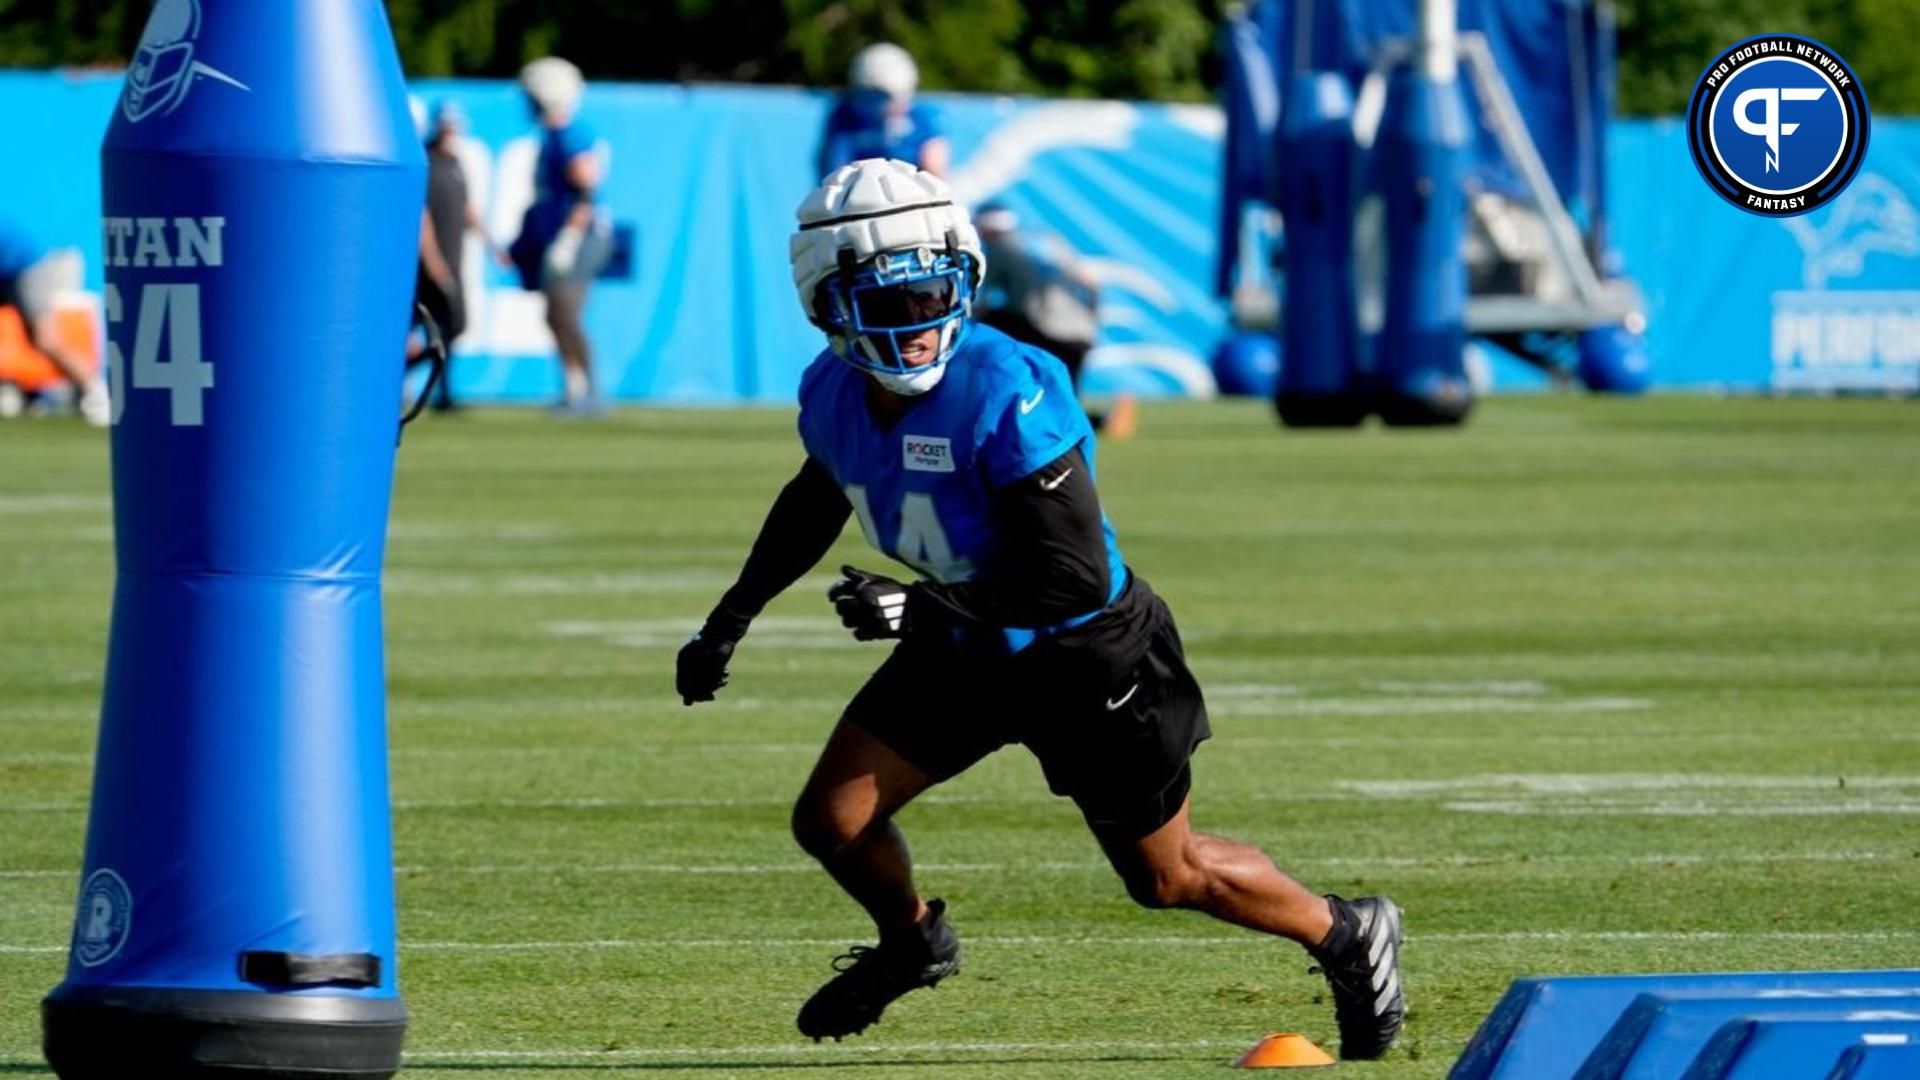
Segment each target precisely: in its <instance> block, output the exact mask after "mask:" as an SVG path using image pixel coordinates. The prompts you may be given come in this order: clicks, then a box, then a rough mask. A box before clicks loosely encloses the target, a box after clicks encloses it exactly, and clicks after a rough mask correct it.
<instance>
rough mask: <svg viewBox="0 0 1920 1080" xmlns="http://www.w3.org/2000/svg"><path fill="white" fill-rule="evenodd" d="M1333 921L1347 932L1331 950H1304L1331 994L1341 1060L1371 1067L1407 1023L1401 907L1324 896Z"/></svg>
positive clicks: (1370, 898)
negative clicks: (1331, 908)
mask: <svg viewBox="0 0 1920 1080" xmlns="http://www.w3.org/2000/svg"><path fill="white" fill-rule="evenodd" d="M1327 901H1328V902H1329V903H1331V904H1332V905H1333V906H1334V909H1335V913H1336V918H1337V919H1339V920H1341V921H1342V922H1343V923H1344V926H1345V927H1346V928H1348V929H1349V930H1350V933H1348V934H1346V935H1340V929H1341V927H1339V926H1336V927H1335V935H1334V936H1345V938H1346V943H1345V945H1344V946H1341V947H1339V948H1337V949H1335V950H1330V951H1325V952H1323V951H1321V950H1319V949H1310V950H1308V951H1309V952H1311V953H1312V954H1313V958H1314V960H1315V961H1316V962H1317V963H1318V965H1319V966H1318V967H1317V968H1316V969H1315V970H1317V971H1319V972H1321V973H1322V974H1324V975H1325V976H1326V977H1327V985H1328V986H1329V987H1331V988H1332V989H1333V1012H1334V1016H1335V1018H1336V1019H1338V1020H1339V1022H1340V1057H1341V1058H1342V1059H1344V1060H1347V1061H1371V1060H1373V1059H1374V1058H1377V1057H1380V1056H1381V1055H1383V1054H1385V1053H1386V1052H1387V1047H1389V1046H1392V1045H1393V1039H1394V1036H1396V1035H1398V1034H1400V1025H1401V1024H1402V1023H1403V1022H1404V1021H1405V1020H1406V1018H1407V995H1406V991H1405V990H1403V989H1402V988H1401V985H1400V943H1401V942H1402V941H1403V940H1404V938H1403V936H1402V935H1401V933H1400V907H1399V905H1397V904H1395V903H1394V902H1393V901H1391V900H1389V899H1387V898H1386V897H1384V896H1363V897H1361V898H1360V899H1358V900H1342V899H1340V898H1339V897H1337V896H1328V897H1327Z"/></svg>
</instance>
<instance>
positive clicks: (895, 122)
mask: <svg viewBox="0 0 1920 1080" xmlns="http://www.w3.org/2000/svg"><path fill="white" fill-rule="evenodd" d="M946 135H947V121H946V117H944V116H942V115H941V113H940V110H938V109H936V108H934V107H933V106H931V105H912V106H909V107H908V109H907V111H906V112H905V113H903V114H901V115H899V116H894V115H891V114H889V113H887V112H886V111H885V110H884V107H872V106H868V105H866V104H863V103H862V102H860V101H858V100H856V98H855V96H854V95H852V94H849V95H847V96H845V97H842V98H841V99H840V101H839V102H838V103H837V104H835V105H834V107H833V111H832V112H830V113H828V114H827V128H826V131H825V132H824V133H823V134H822V135H821V136H820V161H819V168H820V175H821V176H825V175H827V174H828V173H830V172H832V171H833V170H835V169H837V168H839V167H840V166H842V165H846V164H849V163H851V162H855V161H861V160H864V159H866V158H894V159H896V160H899V161H905V162H908V163H909V164H913V165H918V164H920V151H921V149H922V148H923V147H925V146H926V145H927V143H929V142H932V141H933V140H934V139H943V138H946Z"/></svg>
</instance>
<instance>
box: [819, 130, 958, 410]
mask: <svg viewBox="0 0 1920 1080" xmlns="http://www.w3.org/2000/svg"><path fill="white" fill-rule="evenodd" d="M797 216H798V218H799V219H800V228H799V229H798V231H796V232H795V233H794V234H793V239H792V241H791V242H790V243H789V244H788V248H787V254H788V258H789V260H790V261H791V263H792V264H793V287H794V291H795V292H797V293H798V294H799V296H800V306H801V308H803V309H804V310H805V311H806V313H807V318H808V319H810V320H811V321H812V322H813V324H814V325H815V326H818V327H819V328H820V329H822V330H824V331H826V334H827V340H828V341H829V342H830V343H831V344H832V346H833V350H834V352H835V353H837V354H838V355H839V356H840V358H841V359H843V360H845V361H847V362H848V363H850V364H852V365H854V366H855V367H857V368H860V369H861V370H863V371H866V372H868V373H869V374H871V375H873V377H874V378H875V379H876V380H878V381H879V383H880V385H882V386H884V387H886V388H887V389H889V390H892V391H894V392H895V393H899V394H909V395H911V394H922V393H925V392H926V391H928V390H931V389H933V387H934V385H935V384H937V383H938V382H939V381H940V378H941V376H942V375H944V374H945V373H946V363H947V359H948V358H949V357H951V356H952V355H953V351H954V349H955V348H956V347H958V346H959V344H960V339H961V336H962V335H963V334H964V333H965V331H966V326H967V320H968V318H969V316H971V315H972V313H973V297H974V293H975V291H976V290H978V289H979V287H980V284H981V282H982V281H984V280H985V279H986V271H987V261H986V254H985V253H984V252H983V251H982V250H981V247H980V234H979V233H977V232H975V231H974V228H973V223H972V222H971V221H969V220H968V218H967V211H966V208H965V207H963V206H961V205H960V204H958V203H956V202H954V201H953V192H952V190H951V189H950V188H948V187H947V182H946V181H945V180H942V179H940V178H939V177H937V176H935V175H933V174H932V173H929V172H923V171H921V170H920V169H916V168H914V167H913V166H912V165H909V164H907V163H906V162H904V161H893V160H889V159H885V158H868V159H865V160H862V161H856V162H854V163H853V164H851V165H843V166H841V167H840V168H838V169H835V170H834V171H833V174H832V175H830V176H828V177H827V178H826V179H825V180H822V181H821V182H820V186H819V187H817V188H815V189H814V191H813V193H812V194H811V195H808V196H807V198H806V201H804V202H802V203H801V204H800V209H799V210H798V211H797ZM927 330H938V331H939V345H938V347H937V349H936V350H935V353H934V356H933V358H932V360H931V362H924V363H917V364H909V363H908V362H907V361H906V360H905V359H903V357H902V355H901V346H902V344H903V343H904V342H905V341H906V339H908V338H911V337H914V336H917V335H919V334H920V333H922V332H924V331H927Z"/></svg>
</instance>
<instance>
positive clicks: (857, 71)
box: [847, 41, 920, 101]
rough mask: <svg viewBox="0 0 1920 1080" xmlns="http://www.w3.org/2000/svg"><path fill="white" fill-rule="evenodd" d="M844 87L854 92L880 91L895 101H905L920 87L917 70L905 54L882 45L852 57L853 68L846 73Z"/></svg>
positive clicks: (894, 47) (908, 55)
mask: <svg viewBox="0 0 1920 1080" xmlns="http://www.w3.org/2000/svg"><path fill="white" fill-rule="evenodd" d="M847 85H849V86H851V87H853V88H854V89H856V90H882V91H885V92H886V95H887V96H888V97H890V98H892V99H894V100H895V101H905V100H906V99H908V98H910V97H912V96H913V92H914V91H915V90H916V89H918V88H919V86H920V66H919V65H918V64H915V63H914V62H913V54H911V53H909V52H907V50H905V49H903V48H901V47H900V46H898V45H895V44H894V43H892V42H890V41H882V42H880V43H878V44H875V45H869V46H867V47H866V48H864V49H861V50H860V51H859V52H857V53H855V54H854V57H853V64H852V66H850V67H849V68H848V69H847Z"/></svg>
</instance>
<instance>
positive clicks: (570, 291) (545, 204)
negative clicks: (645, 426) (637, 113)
mask: <svg viewBox="0 0 1920 1080" xmlns="http://www.w3.org/2000/svg"><path fill="white" fill-rule="evenodd" d="M520 87H521V89H522V90H524V91H525V92H526V95H527V100H528V101H529V102H531V103H532V105H533V109H534V112H535V114H536V115H537V116H538V118H539V121H540V126H541V128H542V129H543V134H542V136H541V140H540V157H539V160H538V161H536V162H535V164H534V173H533V203H532V205H530V206H528V207H527V212H526V215H525V216H524V217H523V218H522V219H521V221H520V235H519V236H518V237H516V238H515V239H514V241H513V244H512V246H510V247H509V248H508V249H507V251H508V254H509V256H510V257H511V258H512V260H513V264H514V266H515V267H516V268H517V269H518V270H519V272H520V284H521V285H522V286H523V287H525V288H526V289H527V290H528V291H537V292H539V293H541V294H542V295H544V296H545V297H546V299H547V326H548V328H549V329H551V330H552V331H553V340H554V344H555V345H557V346H558V347H559V349H560V374H561V378H562V379H563V386H564V390H563V397H562V399H561V402H560V405H561V409H562V410H563V411H564V412H566V413H569V414H573V415H592V414H594V413H597V412H598V411H599V410H600V398H599V394H598V392H597V391H596V390H595V388H594V383H593V347H592V344H591V343H590V342H589V341H588V340H587V330H586V324H585V321H584V320H585V317H586V310H587V288H588V287H589V286H590V285H591V284H592V283H593V279H594V276H595V275H597V274H599V273H600V271H601V270H602V269H603V268H604V267H605V266H606V265H607V258H608V256H609V255H610V254H611V253H612V250H613V239H612V224H611V223H610V222H609V221H608V220H607V218H606V216H605V215H603V214H601V213H600V212H599V209H598V208H597V207H596V206H595V205H594V196H595V193H596V192H597V191H598V190H599V188H600V184H601V181H602V179H603V178H602V177H601V175H600V168H601V163H600V155H599V153H598V152H597V151H596V149H595V146H594V134H593V129H592V128H590V127H588V126H587V125H586V124H584V123H582V122H581V121H580V120H579V118H578V117H577V116H576V115H575V113H576V112H577V110H578V109H579V107H580V95H581V92H582V91H583V90H584V88H585V82H584V80H583V79H582V78H581V75H580V69H579V68H577V67H574V66H573V65H572V64H571V63H568V62H567V61H565V60H562V59H560V58H559V57H557V56H549V57H545V58H543V59H540V60H535V61H534V62H533V63H531V64H528V65H527V66H526V67H525V68H524V69H522V70H521V72H520Z"/></svg>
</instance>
